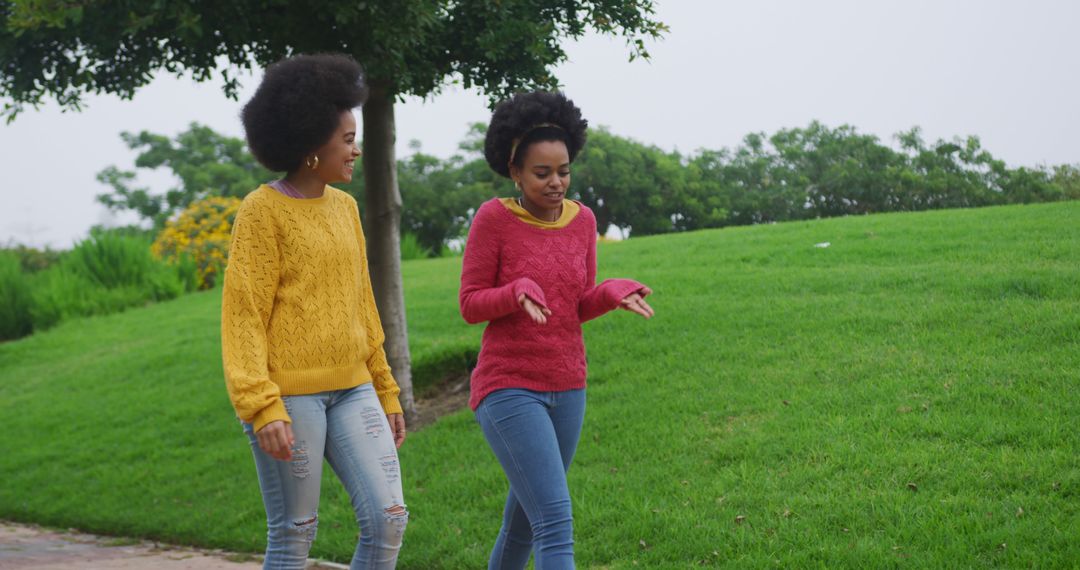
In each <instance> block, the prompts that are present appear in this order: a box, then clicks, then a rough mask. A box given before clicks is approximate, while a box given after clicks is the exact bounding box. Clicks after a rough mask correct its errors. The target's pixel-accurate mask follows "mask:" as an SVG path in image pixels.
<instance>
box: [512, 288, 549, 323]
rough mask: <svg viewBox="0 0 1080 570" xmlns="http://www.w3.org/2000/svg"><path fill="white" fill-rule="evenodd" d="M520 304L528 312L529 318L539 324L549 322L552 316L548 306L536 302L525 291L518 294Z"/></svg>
mask: <svg viewBox="0 0 1080 570" xmlns="http://www.w3.org/2000/svg"><path fill="white" fill-rule="evenodd" d="M518 305H521V309H522V310H524V311H525V312H526V313H528V314H529V318H531V319H532V320H533V322H534V323H536V324H538V325H545V324H547V318H548V317H550V316H551V311H549V310H548V308H547V307H541V306H540V305H538V304H536V302H535V301H533V300H532V299H530V298H529V297H528V295H526V294H525V293H522V294H520V295H518Z"/></svg>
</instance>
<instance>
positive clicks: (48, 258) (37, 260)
mask: <svg viewBox="0 0 1080 570" xmlns="http://www.w3.org/2000/svg"><path fill="white" fill-rule="evenodd" d="M6 254H9V255H13V256H15V258H16V259H18V260H19V265H20V266H21V267H22V270H23V271H25V272H27V273H36V272H38V271H41V270H43V269H48V268H49V267H51V266H52V265H54V264H55V263H56V262H57V261H59V260H60V252H59V251H57V250H55V249H52V248H50V247H48V246H45V249H38V248H36V247H31V246H28V245H23V244H12V245H9V246H7V247H0V255H6Z"/></svg>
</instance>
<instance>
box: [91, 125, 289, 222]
mask: <svg viewBox="0 0 1080 570" xmlns="http://www.w3.org/2000/svg"><path fill="white" fill-rule="evenodd" d="M120 136H121V138H122V139H124V142H125V143H126V144H127V146H128V148H130V149H132V150H136V151H139V155H138V157H137V158H136V159H135V166H136V167H137V168H145V169H150V170H153V169H158V168H167V169H169V170H170V171H171V172H172V173H173V175H174V176H175V177H176V179H177V180H178V181H179V182H180V185H179V186H177V187H176V188H172V189H170V190H168V191H166V192H165V193H164V194H154V193H151V191H150V190H149V189H148V188H135V187H133V183H134V180H135V177H136V173H135V172H134V171H126V170H120V169H118V168H117V167H115V166H110V167H108V168H106V169H104V170H102V171H101V172H99V173H98V176H97V178H98V181H99V182H101V183H103V184H107V185H109V186H111V187H112V188H113V191H112V192H111V193H108V194H99V195H98V197H97V199H98V202H100V203H102V204H104V205H105V206H107V207H108V208H109V209H111V210H116V211H131V212H134V213H135V214H138V215H139V217H140V218H142V219H144V220H147V221H150V222H151V223H152V225H153V227H154V228H155V230H160V229H161V228H162V227H164V225H165V222H166V221H167V220H169V219H171V218H173V217H174V216H175V215H176V214H178V213H179V212H181V211H183V210H185V209H186V208H187V207H188V206H190V205H191V204H192V203H194V202H196V201H198V200H202V199H205V198H210V197H234V198H243V197H244V196H245V195H246V194H247V193H248V192H250V191H251V190H253V189H254V188H256V187H257V186H258V185H259V184H262V183H264V182H267V181H269V180H270V179H271V178H272V177H273V173H271V172H270V171H268V170H266V169H265V168H263V167H262V166H261V165H260V164H259V163H258V162H257V161H256V160H255V158H254V157H252V156H251V153H250V152H248V150H247V146H246V144H245V143H244V141H243V140H242V139H239V138H235V137H229V136H225V135H221V134H218V133H216V132H214V130H213V129H211V128H210V127H206V126H203V125H199V124H197V123H192V124H191V125H190V126H189V127H188V130H186V131H184V132H182V133H180V134H179V135H177V136H176V138H175V139H169V138H168V137H166V136H163V135H158V134H154V133H150V132H147V131H142V132H140V133H139V134H137V135H135V134H132V133H127V132H125V133H121V135H120Z"/></svg>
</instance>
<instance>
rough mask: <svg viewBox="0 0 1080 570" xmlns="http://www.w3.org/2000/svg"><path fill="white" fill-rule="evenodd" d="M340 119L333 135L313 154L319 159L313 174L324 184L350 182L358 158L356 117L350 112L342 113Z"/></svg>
mask: <svg viewBox="0 0 1080 570" xmlns="http://www.w3.org/2000/svg"><path fill="white" fill-rule="evenodd" d="M340 117H341V120H340V122H339V123H338V128H337V130H336V131H334V134H333V135H332V136H331V137H330V139H329V140H328V141H326V143H324V144H323V145H322V146H321V147H319V148H318V149H317V150H316V151H315V152H314V153H313V154H314V155H315V156H317V157H319V166H318V167H317V168H315V170H314V174H315V175H316V176H317V177H319V179H321V180H322V181H323V183H325V184H333V183H336V182H351V181H352V177H353V166H354V163H355V162H356V158H357V157H358V156H360V148H359V147H358V146H357V145H356V117H355V116H354V115H353V112H352V111H351V110H349V111H342V112H341V115H340ZM302 168H306V167H302Z"/></svg>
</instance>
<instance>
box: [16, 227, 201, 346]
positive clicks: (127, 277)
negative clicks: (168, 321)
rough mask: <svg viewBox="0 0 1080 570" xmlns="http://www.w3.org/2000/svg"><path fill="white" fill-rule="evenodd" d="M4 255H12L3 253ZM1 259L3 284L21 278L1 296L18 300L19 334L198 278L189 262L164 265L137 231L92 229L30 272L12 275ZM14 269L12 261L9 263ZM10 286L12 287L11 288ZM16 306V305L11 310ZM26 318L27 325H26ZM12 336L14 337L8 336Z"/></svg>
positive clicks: (173, 291)
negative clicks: (50, 261) (49, 262)
mask: <svg viewBox="0 0 1080 570" xmlns="http://www.w3.org/2000/svg"><path fill="white" fill-rule="evenodd" d="M0 257H2V258H3V259H5V260H10V259H15V258H14V257H13V256H11V255H10V254H3V255H2V256H0ZM9 265H11V262H9V261H5V262H4V266H3V269H2V270H0V273H2V274H3V278H2V279H3V281H4V283H5V284H10V283H15V284H16V285H17V284H19V283H22V287H24V290H22V292H21V293H19V292H18V291H19V289H18V288H15V289H10V290H9V288H8V286H7V285H5V287H4V295H13V296H15V297H14V298H17V299H20V302H19V303H18V304H13V305H12V307H19V308H18V311H19V312H18V315H19V319H22V320H18V319H14V320H9V319H5V322H20V323H22V324H21V325H20V326H19V327H18V328H17V329H12V330H17V332H18V336H23V335H27V334H30V332H31V331H32V330H34V331H40V330H45V329H48V328H51V327H53V326H55V325H57V324H59V323H60V322H62V321H65V320H68V319H72V318H76V317H85V316H91V315H104V314H108V313H114V312H117V311H122V310H124V309H126V308H128V307H132V306H136V305H141V304H146V303H149V302H153V301H164V300H167V299H173V298H175V297H177V296H179V295H180V294H181V293H183V292H184V291H185V290H190V289H189V287H191V283H192V281H193V280H194V279H196V278H197V271H196V268H195V267H194V266H193V264H192V263H191V262H190V261H181V263H179V264H177V265H169V264H167V263H164V262H161V261H158V260H157V259H155V258H154V257H153V256H152V255H151V253H150V244H149V242H148V241H147V240H146V239H145V237H141V236H140V235H131V232H129V231H125V230H123V229H121V230H117V231H110V230H103V229H95V230H93V231H91V234H90V237H88V238H87V239H85V240H83V241H81V242H79V243H78V244H76V246H75V247H74V248H73V249H72V250H71V251H68V252H65V253H64V254H63V255H62V256H61V257H60V259H59V261H58V262H57V263H55V264H53V265H51V266H49V267H48V268H47V269H45V270H42V271H39V272H37V273H34V274H29V273H26V272H19V275H18V276H15V275H14V274H13V273H12V272H11V269H10V267H9ZM13 267H15V268H18V265H17V260H16V261H15V265H14V266H13ZM11 291H16V292H15V293H12V292H11ZM13 310H15V309H13ZM26 322H29V323H30V325H31V326H29V327H28V326H26V324H25V323H26ZM12 338H14V337H12Z"/></svg>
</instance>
